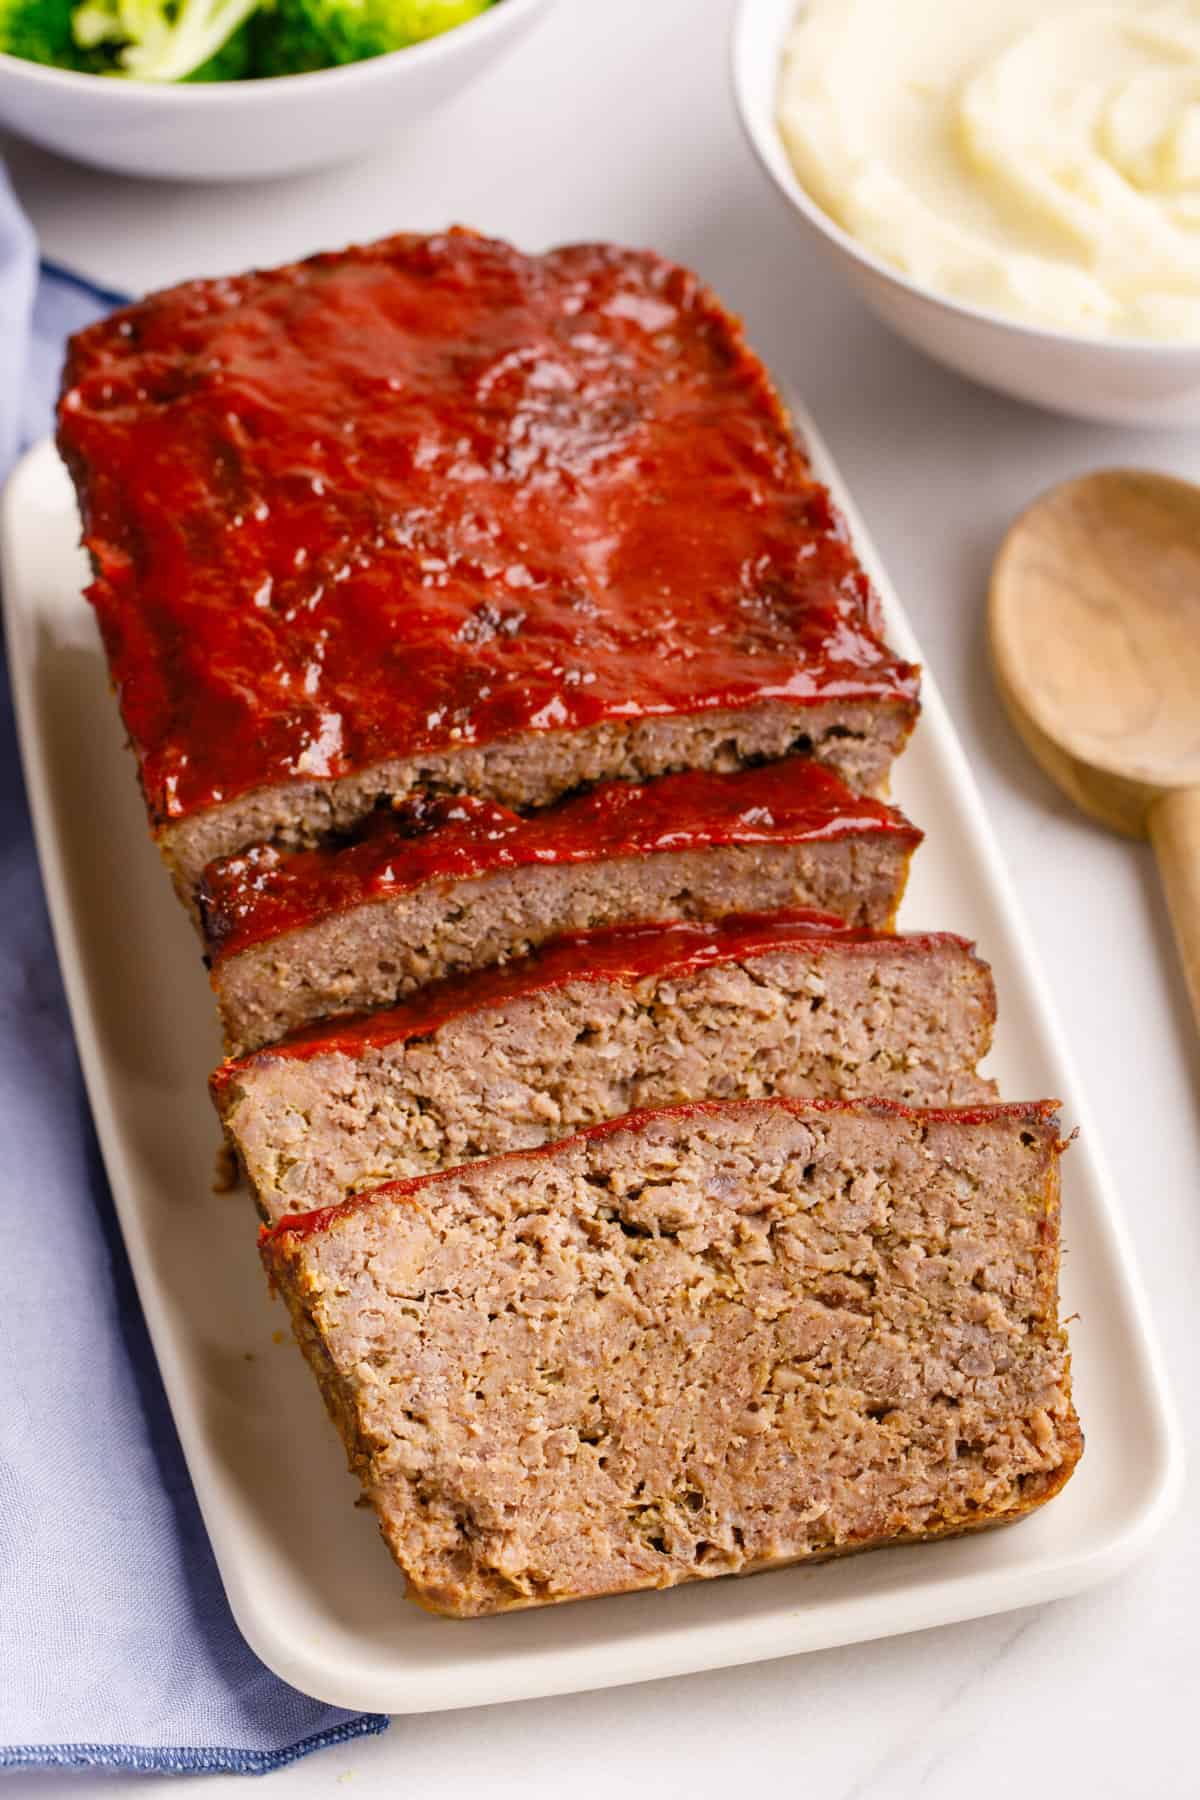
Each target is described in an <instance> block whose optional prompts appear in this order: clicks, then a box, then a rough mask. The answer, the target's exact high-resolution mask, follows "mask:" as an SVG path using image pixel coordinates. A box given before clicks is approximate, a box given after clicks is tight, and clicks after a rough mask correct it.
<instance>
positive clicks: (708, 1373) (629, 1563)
mask: <svg viewBox="0 0 1200 1800" xmlns="http://www.w3.org/2000/svg"><path fill="white" fill-rule="evenodd" d="M1060 1148H1061V1145H1060V1143H1059V1138H1058V1125H1057V1118H1056V1116H1055V1113H1054V1109H1053V1103H1045V1104H1040V1105H1025V1106H993V1107H984V1108H979V1109H976V1110H961V1111H947V1112H938V1111H928V1112H921V1111H911V1110H907V1109H905V1108H901V1107H899V1106H895V1105H889V1104H888V1103H887V1102H884V1101H878V1102H870V1101H858V1102H845V1101H833V1102H812V1101H809V1102H801V1101H789V1100H773V1101H748V1102H730V1103H726V1104H711V1105H706V1106H698V1107H684V1108H679V1109H675V1110H670V1111H662V1112H645V1113H634V1114H631V1115H630V1116H629V1117H628V1118H626V1119H621V1120H617V1121H615V1122H612V1123H609V1124H606V1125H601V1126H595V1127H593V1128H592V1129H591V1130H589V1131H587V1132H584V1133H582V1134H580V1135H579V1136H577V1137H573V1138H567V1139H565V1140H563V1141H560V1142H558V1143H556V1144H554V1145H551V1146H548V1147H546V1148H544V1149H542V1150H538V1151H526V1152H518V1153H515V1154H513V1155H510V1156H504V1157H499V1158H495V1159H492V1160H488V1161H483V1162H476V1163H470V1164H468V1165H467V1166H466V1167H465V1168H462V1169H452V1170H448V1171H446V1172H444V1173H442V1174H436V1175H426V1176H423V1177H420V1178H418V1179H416V1180H413V1181H407V1182H401V1183H396V1184H394V1185H392V1186H389V1187H384V1188H379V1189H376V1190H375V1192H374V1193H373V1194H371V1195H367V1196H366V1197H360V1198H358V1199H354V1200H350V1201H347V1202H345V1203H343V1204H342V1205H341V1206H340V1207H335V1208H332V1209H326V1210H324V1211H320V1212H314V1213H310V1214H307V1215H305V1216H301V1217H299V1218H289V1219H285V1220H283V1221H282V1222H281V1223H280V1224H279V1225H278V1226H277V1227H276V1228H275V1229H274V1231H272V1232H270V1233H269V1234H266V1235H265V1236H264V1240H263V1243H262V1254H263V1258H264V1261H265V1264H266V1267H267V1269H268V1271H269V1273H270V1275H271V1277H272V1278H273V1280H274V1282H275V1284H276V1285H277V1287H278V1288H279V1289H280V1291H281V1292H282V1293H283V1295H284V1297H285V1299H286V1301H287V1303H288V1306H289V1308H290V1311H291V1316H292V1321H293V1325H294V1328H295V1331H296V1335H297V1337H298V1339H299V1342H300V1344H301V1347H302V1349H303V1350H304V1353H305V1355H306V1356H307V1357H308V1359H309V1362H310V1363H311V1365H312V1368H313V1370H314V1372H315V1374H316V1376H317V1380H318V1381H319V1383H320V1385H321V1388H322V1391H323V1393H324V1396H325V1400H326V1403H327V1405H328V1407H329V1410H330V1412H331V1413H332V1415H333V1418H334V1420H335V1422H336V1423H337V1425H338V1428H339V1430H340V1432H341V1435H342V1438H343V1440H344V1442H345V1446H346V1450H347V1453H348V1456H349V1460H350V1464H351V1468H352V1470H353V1471H354V1473H355V1474H357V1476H358V1477H359V1480H360V1481H361V1483H362V1487H363V1491H364V1494H365V1496H366V1498H367V1500H368V1501H369V1502H370V1504H371V1505H372V1506H373V1507H374V1509H375V1511H376V1514H377V1516H378V1520H379V1524H380V1527H381V1530H382V1532H383V1536H384V1538H385V1539H386V1541H387V1544H388V1546H389V1548H390V1549H391V1551H392V1553H393V1555H394V1556H395V1558H396V1560H397V1562H398V1563H399V1564H400V1566H401V1568H402V1569H403V1571H404V1573H405V1575H406V1576H407V1578H408V1586H409V1593H410V1595H411V1596H412V1597H413V1598H414V1599H415V1600H417V1601H419V1602H420V1603H421V1604H422V1605H423V1606H426V1607H428V1608H431V1609H432V1610H434V1611H436V1612H441V1613H447V1614H451V1615H454V1616H456V1617H471V1616H476V1615H479V1614H484V1613H495V1612H500V1611H504V1610H507V1609H509V1608H513V1607H527V1606H539V1605H545V1604H548V1603H550V1602H553V1601H562V1600H576V1599H582V1598H585V1597H588V1596H592V1595H599V1594H611V1593H618V1592H622V1591H625V1590H629V1589H635V1588H661V1587H670V1586H673V1585H674V1584H675V1583H677V1582H682V1581H689V1580H693V1579H696V1578H698V1577H699V1578H703V1577H708V1576H713V1575H724V1574H744V1573H749V1572H751V1571H754V1570H759V1569H765V1568H769V1567H771V1566H773V1565H776V1564H780V1563H788V1562H794V1561H798V1560H801V1559H808V1558H812V1557H821V1556H828V1555H831V1554H835V1553H838V1552H843V1551H849V1550H864V1549H869V1548H872V1547H875V1546H878V1545H884V1544H892V1543H907V1542H913V1541H916V1540H925V1539H931V1538H939V1537H943V1536H946V1535H948V1534H951V1533H957V1532H963V1531H970V1530H975V1529H977V1528H979V1527H981V1526H988V1525H997V1524H1001V1523H1004V1522H1007V1521H1009V1520H1013V1519H1017V1518H1019V1517H1020V1516H1021V1515H1022V1514H1023V1513H1027V1512H1029V1511H1030V1510H1031V1509H1032V1508H1034V1507H1037V1506H1039V1505H1041V1504H1042V1503H1043V1502H1044V1501H1046V1500H1048V1499H1049V1498H1050V1497H1051V1496H1052V1495H1053V1494H1056V1493H1057V1492H1058V1490H1059V1489H1060V1488H1061V1487H1062V1486H1063V1484H1064V1482H1065V1481H1066V1480H1067V1478H1068V1477H1069V1476H1070V1474H1071V1471H1072V1469H1073V1467H1074V1465H1075V1463H1076V1461H1077V1460H1078V1457H1079V1455H1080V1451H1081V1448H1082V1440H1081V1436H1080V1432H1079V1425H1078V1421H1077V1419H1076V1417H1075V1413H1074V1410H1073V1407H1072V1404H1071V1399H1070V1371H1069V1358H1068V1351H1067V1342H1066V1337H1065V1334H1064V1333H1063V1331H1062V1329H1061V1328H1060V1326H1059V1324H1058V1316H1057V1314H1058V1306H1057V1270H1058V1215H1059V1189H1058V1166H1057V1165H1058V1153H1059V1150H1060ZM264 1231H265V1228H264Z"/></svg>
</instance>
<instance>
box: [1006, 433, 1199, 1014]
mask: <svg viewBox="0 0 1200 1800" xmlns="http://www.w3.org/2000/svg"><path fill="white" fill-rule="evenodd" d="M989 628H990V636H991V649H992V660H993V665H994V668H995V672H996V680H997V685H998V687H999V690H1000V695H1001V698H1002V699H1003V701H1004V703H1005V705H1006V707H1007V709H1008V711H1009V714H1010V716H1011V718H1012V721H1013V724H1014V725H1015V727H1016V729H1017V731H1018V733H1019V734H1020V736H1021V737H1022V739H1023V740H1024V742H1025V744H1026V746H1027V747H1028V749H1029V750H1030V751H1031V752H1032V754H1033V755H1034V757H1035V758H1036V759H1037V761H1038V762H1039V763H1040V764H1041V766H1042V767H1043V768H1044V769H1045V771H1046V773H1047V774H1048V775H1049V776H1050V777H1051V779H1052V780H1054V781H1055V782H1057V784H1058V785H1059V787H1061V788H1062V789H1063V791H1064V792H1065V793H1067V794H1068V795H1069V796H1070V798H1071V799H1072V800H1074V801H1075V802H1076V804H1077V805H1079V806H1081V807H1082V808H1083V809H1084V811H1086V812H1088V813H1089V814H1091V815H1092V817H1094V818H1097V819H1099V820H1100V821H1101V822H1102V823H1103V824H1105V825H1107V826H1109V827H1110V829H1112V830H1114V831H1121V832H1125V833H1127V834H1128V835H1130V836H1133V837H1147V836H1148V837H1149V838H1150V839H1151V841H1152V843H1153V845H1154V849H1155V853H1156V856H1157V858H1158V865H1159V871H1160V874H1161V875H1162V878H1163V883H1164V887H1165V888H1166V892H1167V899H1168V903H1169V905H1170V908H1171V916H1172V921H1173V923H1174V926H1175V934H1176V937H1177V939H1178V942H1179V946H1180V952H1181V955H1182V957H1183V964H1184V971H1185V975H1186V977H1187V980H1188V984H1189V987H1190V990H1191V993H1192V1000H1193V1005H1194V1006H1195V1009H1196V1014H1197V1019H1198V1020H1200V488H1197V487H1194V486H1193V485H1192V484H1191V483H1190V482H1186V481H1178V480H1175V479H1174V478H1172V477H1171V476H1167V475H1156V474H1151V473H1147V472H1145V471H1140V470H1136V469H1109V470H1103V471H1100V472H1099V473H1097V474H1094V475H1086V476H1083V477H1081V478H1080V479H1079V480H1076V481H1069V482H1066V483H1064V484H1063V485H1062V486H1061V487H1056V488H1052V489H1051V490H1050V492H1049V493H1047V494H1044V495H1043V496H1042V497H1041V498H1040V499H1039V500H1037V501H1035V502H1034V504H1033V505H1032V506H1031V507H1030V508H1029V509H1028V510H1027V511H1026V512H1024V513H1022V515H1021V516H1020V518H1019V519H1017V521H1016V522H1015V524H1014V525H1013V526H1012V527H1011V529H1010V530H1009V532H1008V535H1007V536H1006V538H1005V540H1004V542H1003V544H1002V545H1001V548H1000V553H999V555H998V556H997V558H996V562H995V566H994V568H993V571H992V583H991V596H990V604H989Z"/></svg>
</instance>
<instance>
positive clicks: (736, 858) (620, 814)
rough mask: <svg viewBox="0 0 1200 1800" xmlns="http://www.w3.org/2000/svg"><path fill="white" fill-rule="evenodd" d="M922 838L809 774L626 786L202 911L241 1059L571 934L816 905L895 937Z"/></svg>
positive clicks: (370, 840) (241, 892)
mask: <svg viewBox="0 0 1200 1800" xmlns="http://www.w3.org/2000/svg"><path fill="white" fill-rule="evenodd" d="M919 838H920V833H919V832H918V831H917V830H916V829H915V828H914V827H913V826H912V825H910V824H909V823H908V821H907V820H906V819H905V818H904V817H903V815H902V814H900V813H898V812H897V811H896V810H895V809H894V808H892V807H888V806H885V805H883V803H882V802H880V801H878V800H871V799H868V798H866V797H864V796H863V795H860V794H855V793H852V792H851V791H850V790H849V789H848V788H847V787H846V786H845V785H844V783H842V782H841V781H839V780H838V778H837V776H836V775H834V774H832V773H831V772H830V771H829V770H827V769H824V768H822V767H821V765H820V764H819V763H815V762H812V761H811V760H809V759H806V758H804V757H793V758H791V759H790V761H788V762H781V763H770V764H767V765H765V766H764V767H762V768H758V769H745V770H741V771H739V772H737V773H735V774H731V775H710V774H699V773H690V774H686V775H665V776H663V777H662V778H661V779H660V780H658V781H654V782H646V783H632V782H610V783H607V784H606V785H604V786H602V787H599V788H593V789H591V790H589V791H588V792H587V793H585V794H581V795H576V796H573V797H572V798H570V799H567V800H565V801H562V802H561V803H560V804H559V805H558V806H554V807H547V808H545V809H543V810H542V811H540V812H537V813H533V814H531V815H530V816H529V817H521V816H520V815H519V814H516V813H511V812H509V811H507V809H505V808H504V807H501V806H498V805H497V804H495V803H494V802H491V801H483V800H477V799H474V798H471V797H469V796H459V797H454V798H450V797H443V798H442V799H440V800H433V801H427V802H425V803H423V804H422V805H421V806H419V807H417V808H415V809H414V808H409V809H407V810H406V811H403V812H401V813H400V814H395V813H387V814H376V815H374V816H373V818H372V820H371V821H370V826H369V829H368V830H366V831H365V832H364V833H363V834H362V835H361V836H360V837H359V838H358V839H357V840H356V841H355V842H354V843H352V844H349V845H347V846H344V847H342V848H340V849H332V848H326V849H321V850H310V851H292V852H284V851H280V850H278V849H276V848H273V847H271V846H267V847H264V848H261V849H258V850H254V851H250V852H248V853H247V854H246V855H244V856H238V857H230V858H228V859H227V860H226V861H225V862H223V863H217V864H214V865H212V866H211V867H210V868H209V869H208V870H207V871H206V872H205V876H204V880H203V883H202V884H201V893H200V903H201V914H202V918H203V923H204V929H205V933H206V937H207V941H208V946H209V953H210V957H211V961H212V980H213V986H214V988H215V990H216V994H217V1000H218V1003H219V1005H220V1009H221V1017H222V1020H223V1022H224V1025H225V1032H226V1037H227V1040H228V1046H229V1049H230V1051H231V1053H233V1054H235V1055H240V1054H244V1053H245V1052H246V1051H248V1050H254V1049H257V1048H258V1047H259V1046H260V1045H262V1044H266V1043H270V1042H273V1041H274V1040H275V1039H277V1038H280V1037H283V1036H284V1035H285V1034H286V1033H288V1032H290V1031H295V1030H297V1029H299V1028H301V1027H303V1026H305V1025H309V1024H311V1023H313V1022H314V1021H315V1020H317V1019H320V1018H324V1017H326V1016H328V1015H331V1014H334V1015H336V1014H343V1013H353V1012H365V1011H367V1010H368V1009H370V1008H371V1007H375V1006H386V1005H390V1004H391V1003H392V1002H393V1001H394V1000H395V999H397V998H398V997H400V996H402V995H404V994H406V993H408V992H410V991H411V990H412V989H413V988H415V987H418V986H420V985H422V984H423V983H425V982H428V981H436V980H439V979H441V978H442V977H444V976H446V975H449V974H451V973H453V972H455V971H458V970H463V969H470V968H479V967H482V966H486V965H487V964H490V963H495V962H501V961H503V960H505V959H506V958H507V957H510V956H514V955H521V954H524V953H525V952H526V951H528V950H530V949H532V948H533V947H534V946H536V945H538V944H541V943H544V942H545V941H546V940H547V939H548V938H551V937H557V936H558V935H559V934H560V933H562V932H564V931H580V930H590V929H593V928H595V927H597V926H600V925H610V924H626V923H631V922H634V921H637V920H642V919H662V920H670V919H711V918H720V917H723V916H724V915H726V914H728V913H737V912H749V911H753V910H756V909H761V910H765V909H771V910H775V909H778V908H792V907H797V906H800V907H815V908H818V909H819V910H821V911H825V912H833V913H836V914H837V915H838V916H839V917H842V918H844V919H845V920H846V921H847V922H848V923H850V924H853V925H866V926H871V927H874V928H879V927H882V926H886V925H888V924H889V923H890V922H891V920H892V918H893V916H894V914H895V910H896V907H897V904H898V903H899V899H900V895H901V892H902V890H903V886H904V880H905V875H906V872H907V868H908V860H909V857H910V855H911V853H912V851H913V848H914V847H915V845H916V843H917V842H918V840H919Z"/></svg>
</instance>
